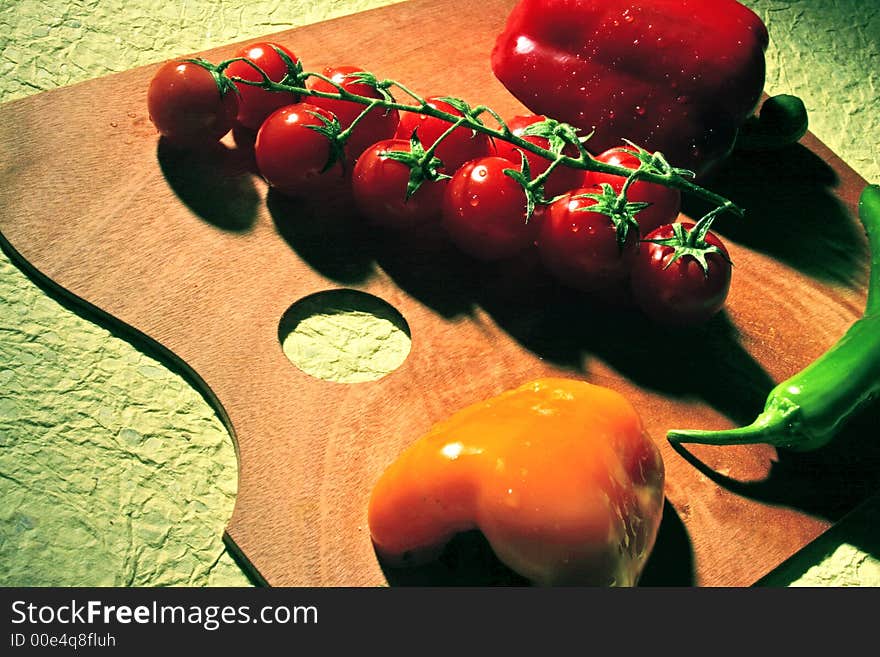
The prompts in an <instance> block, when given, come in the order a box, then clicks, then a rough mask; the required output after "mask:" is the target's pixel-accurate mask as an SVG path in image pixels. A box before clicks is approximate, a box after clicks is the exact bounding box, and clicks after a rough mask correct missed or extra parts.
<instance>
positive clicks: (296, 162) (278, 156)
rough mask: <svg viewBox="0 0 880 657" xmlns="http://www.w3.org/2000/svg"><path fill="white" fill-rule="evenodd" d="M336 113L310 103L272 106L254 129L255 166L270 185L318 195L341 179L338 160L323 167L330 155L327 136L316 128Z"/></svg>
mask: <svg viewBox="0 0 880 657" xmlns="http://www.w3.org/2000/svg"><path fill="white" fill-rule="evenodd" d="M319 116H321V117H323V118H324V119H325V120H326V122H329V123H331V124H332V122H333V121H335V119H336V117H334V116H333V114H332V113H330V112H328V111H327V110H325V109H322V108H320V107H316V106H315V105H312V104H310V103H295V104H293V105H287V106H286V107H282V108H281V109H278V110H275V111H274V112H273V113H272V114H270V115H269V117H268V118H267V119H266V120H265V121H264V122H263V125H262V126H261V127H260V130H259V131H258V132H257V139H256V142H255V144H254V155H255V156H256V160H257V169H258V170H259V172H260V175H262V176H263V178H265V179H266V182H268V183H269V185H270V186H272V187H274V188H275V189H277V190H278V191H279V192H282V193H283V194H287V195H290V196H319V195H321V194H322V193H324V192H326V191H327V190H328V189H330V188H332V186H334V185H339V184H341V183H342V182H343V180H344V179H343V169H342V162H341V160H336V161H335V162H334V163H333V164H332V165H331V166H330V168H329V169H327V170H325V168H326V166H327V163H328V162H329V161H330V158H331V155H334V152H333V146H332V142H331V139H330V138H329V137H328V136H327V135H326V134H322V133H321V132H320V131H319V130H316V129H315V128H318V129H324V128H325V127H326V123H325V121H322V120H321V119H320V118H318V117H319Z"/></svg>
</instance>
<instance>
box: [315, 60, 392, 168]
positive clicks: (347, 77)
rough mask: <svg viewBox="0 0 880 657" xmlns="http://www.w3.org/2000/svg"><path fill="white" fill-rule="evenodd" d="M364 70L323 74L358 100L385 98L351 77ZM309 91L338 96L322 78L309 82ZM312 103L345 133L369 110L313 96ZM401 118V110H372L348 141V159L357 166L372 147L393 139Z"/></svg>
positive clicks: (332, 70) (346, 68) (333, 69)
mask: <svg viewBox="0 0 880 657" xmlns="http://www.w3.org/2000/svg"><path fill="white" fill-rule="evenodd" d="M362 71H363V69H360V68H357V67H356V66H336V67H332V66H330V67H327V68H325V69H324V71H323V74H324V75H325V76H326V77H328V78H330V79H331V80H333V81H334V82H336V83H337V84H340V85H342V87H343V88H344V89H345V90H346V91H348V92H349V93H353V94H357V95H358V96H367V97H368V98H381V97H382V94H380V93H379V92H378V91H377V90H376V89H375V88H374V87H372V86H370V85H369V84H366V83H364V82H358V81H357V79H356V78H353V77H351V75H352V73H360V72H362ZM309 87H310V88H311V89H313V90H314V91H323V92H325V93H337V92H338V89H337V88H336V87H334V86H333V85H332V84H330V83H329V82H326V81H324V80H321V79H320V78H313V79H312V80H311V81H310V82H309ZM309 102H310V103H312V104H313V105H317V106H318V107H323V108H324V109H326V110H328V111H330V112H333V113H334V114H335V115H336V118H338V119H339V123H340V125H341V126H342V128H343V129H345V128H347V127H348V126H350V125H351V123H352V121H354V120H355V119H356V118H357V117H358V116H360V114H361V112H363V111H364V110H365V109H366V107H367V106H366V105H361V104H360V103H355V102H353V101H350V100H335V99H332V98H320V97H318V96H312V97H310V98H309ZM398 119H399V115H398V112H397V110H388V111H387V112H386V111H385V109H383V108H382V107H374V108H373V109H372V110H370V113H369V114H367V115H366V116H365V117H364V118H363V119H361V121H360V122H359V123H358V124H357V126H356V127H355V129H354V131H353V132H352V133H351V137H349V138H348V141H347V142H346V146H345V152H346V156H347V158H348V160H349V162H354V161H355V160H357V158H358V157H359V156H360V154H361V153H363V152H364V151H365V150H367V148H369V147H370V145H372V144H375V143H376V142H378V141H381V140H383V139H389V138H390V137H391V136H392V135H393V134H394V131H395V129H396V128H397V122H398Z"/></svg>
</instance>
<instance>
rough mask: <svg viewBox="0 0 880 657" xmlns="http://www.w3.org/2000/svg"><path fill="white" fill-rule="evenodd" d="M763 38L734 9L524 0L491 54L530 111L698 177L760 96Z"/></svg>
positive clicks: (742, 11) (748, 16)
mask: <svg viewBox="0 0 880 657" xmlns="http://www.w3.org/2000/svg"><path fill="white" fill-rule="evenodd" d="M767 43H768V35H767V28H766V26H765V25H764V24H763V22H762V21H761V19H760V18H759V17H758V16H757V15H756V14H755V13H754V12H753V11H752V10H751V9H748V8H747V7H745V6H743V5H742V4H740V3H739V2H736V1H735V0H711V1H710V0H643V1H642V2H633V1H631V0H629V1H627V0H520V2H519V3H518V4H517V5H516V6H515V7H514V9H513V11H512V12H511V14H510V16H509V17H508V19H507V25H506V27H505V29H504V31H503V32H502V33H501V34H500V35H499V36H498V39H497V42H496V44H495V48H494V50H493V52H492V69H493V72H494V73H495V75H496V77H497V78H498V79H499V80H500V81H501V82H502V83H503V84H504V85H505V86H506V87H507V89H508V90H509V91H510V92H511V93H512V94H513V95H514V96H516V97H517V98H518V99H519V100H520V101H521V102H522V103H523V104H524V105H525V106H526V107H528V108H529V109H530V110H531V111H533V112H535V113H537V114H546V115H549V116H552V117H553V118H555V119H558V120H560V121H565V122H566V123H570V124H572V125H574V126H576V127H578V128H580V129H581V130H582V131H584V134H589V133H590V132H592V131H594V130H595V134H594V136H593V137H592V139H591V140H590V141H589V142H588V144H587V146H588V148H589V149H590V150H591V151H593V152H596V153H598V152H601V151H604V150H606V149H608V148H612V147H615V146H619V145H620V144H621V143H622V140H623V139H629V140H631V141H633V142H635V143H637V144H639V145H640V146H643V147H644V148H647V149H649V150H651V151H661V152H662V153H663V154H664V155H665V156H666V157H667V159H668V160H669V162H671V163H672V164H673V165H674V166H677V167H684V168H688V169H692V170H694V171H696V172H697V173H698V174H703V173H705V172H706V171H708V170H709V169H710V168H711V167H712V165H713V164H714V163H716V162H718V161H719V160H721V159H723V158H724V157H725V156H726V155H727V154H728V153H729V152H730V150H731V149H732V148H733V144H734V142H735V140H736V135H737V130H738V129H739V127H740V126H741V125H742V123H743V122H744V121H745V119H746V118H747V117H748V116H749V115H750V114H751V113H752V112H753V111H754V109H755V107H756V105H757V103H758V101H759V99H760V97H761V92H762V90H763V86H764V75H765V61H764V51H765V50H766V48H767Z"/></svg>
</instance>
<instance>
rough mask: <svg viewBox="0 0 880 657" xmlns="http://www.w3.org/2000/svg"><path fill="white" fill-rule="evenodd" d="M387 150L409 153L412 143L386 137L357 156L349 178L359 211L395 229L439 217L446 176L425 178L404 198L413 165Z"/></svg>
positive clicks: (446, 180) (434, 219)
mask: <svg viewBox="0 0 880 657" xmlns="http://www.w3.org/2000/svg"><path fill="white" fill-rule="evenodd" d="M389 151H401V152H407V153H409V152H411V144H410V142H409V140H408V139H385V140H382V141H380V142H377V143H375V144H373V145H372V146H370V147H369V148H368V149H367V150H365V151H364V152H363V153H362V154H361V156H360V157H359V158H358V160H357V163H356V164H355V166H354V172H353V173H352V178H351V184H352V193H353V195H354V201H355V203H356V204H357V207H358V210H359V211H360V212H361V214H363V215H364V216H365V217H366V218H367V219H369V220H370V221H372V222H373V223H375V224H378V225H383V226H390V227H395V228H406V227H408V226H414V225H418V224H421V223H424V222H428V221H436V220H438V219H439V218H440V209H441V206H442V202H443V193H444V192H445V191H446V186H447V183H448V179H442V180H437V181H431V180H425V181H423V182H422V183H421V185H419V187H418V189H416V191H415V192H414V193H413V194H412V195H411V196H410V197H409V198H407V197H406V195H407V185H408V183H409V180H410V174H411V171H412V168H411V167H410V166H409V165H408V164H406V163H404V162H401V161H400V160H399V159H395V158H394V157H392V156H389V155H388V153H389Z"/></svg>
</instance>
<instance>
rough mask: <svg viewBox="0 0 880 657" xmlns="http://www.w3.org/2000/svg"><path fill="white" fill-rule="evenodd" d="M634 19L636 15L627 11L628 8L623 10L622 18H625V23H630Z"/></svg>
mask: <svg viewBox="0 0 880 657" xmlns="http://www.w3.org/2000/svg"><path fill="white" fill-rule="evenodd" d="M635 19H636V17H635V16H633V15H632V14H631V13H629V9H627V10H626V11H625V12H623V20H625V21H626V22H627V23H632V22H633V21H634V20H635Z"/></svg>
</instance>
